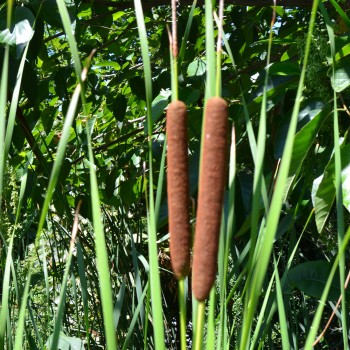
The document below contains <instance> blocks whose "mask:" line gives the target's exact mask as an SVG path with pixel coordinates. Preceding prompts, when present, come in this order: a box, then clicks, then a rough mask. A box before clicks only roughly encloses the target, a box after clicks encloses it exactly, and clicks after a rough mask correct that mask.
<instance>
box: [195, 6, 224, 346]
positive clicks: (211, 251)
mask: <svg viewBox="0 0 350 350" xmlns="http://www.w3.org/2000/svg"><path fill="white" fill-rule="evenodd" d="M222 9H223V1H221V2H220V20H219V35H218V44H217V51H216V60H215V50H214V49H213V48H214V28H213V15H212V13H213V8H212V4H211V2H210V1H206V7H205V15H206V38H207V41H206V46H207V62H208V66H207V88H206V103H205V108H204V115H203V126H202V138H201V161H200V177H199V191H198V204H197V215H196V228H195V238H194V248H193V272H192V292H193V296H194V297H195V298H196V300H197V301H199V305H198V309H197V310H198V314H197V315H198V316H197V320H196V328H197V330H196V332H195V349H200V348H201V346H202V345H201V344H202V332H203V321H204V302H205V300H206V299H207V298H208V296H209V293H210V291H211V289H212V287H213V284H214V281H215V279H216V272H217V266H218V264H217V258H218V247H219V235H220V226H221V218H222V206H223V197H224V187H225V182H226V173H227V148H228V105H227V102H226V101H225V100H224V99H223V98H221V97H220V94H221V74H220V73H221V67H220V66H221V31H222V18H223V16H222V11H223V10H222ZM211 338H213V333H211ZM212 342H213V343H215V342H214V341H212Z"/></svg>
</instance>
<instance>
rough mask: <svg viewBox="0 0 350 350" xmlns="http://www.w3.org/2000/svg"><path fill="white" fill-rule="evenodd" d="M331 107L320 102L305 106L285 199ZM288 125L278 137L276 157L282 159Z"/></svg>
mask: <svg viewBox="0 0 350 350" xmlns="http://www.w3.org/2000/svg"><path fill="white" fill-rule="evenodd" d="M329 111H330V105H329V104H327V105H324V104H323V103H322V102H320V101H311V102H309V103H308V104H307V105H305V106H304V107H303V108H302V110H301V111H300V113H299V121H298V126H297V128H298V130H299V131H298V132H297V133H296V135H295V138H294V145H293V154H292V160H291V164H290V168H289V175H288V179H287V183H286V190H285V198H286V197H287V195H288V192H289V190H290V188H291V185H292V183H293V180H294V178H295V175H296V174H297V172H298V170H299V169H300V167H301V165H302V164H303V162H304V160H305V158H306V156H307V154H308V152H309V150H310V148H311V146H312V145H313V144H314V141H315V138H316V136H317V134H318V132H319V130H320V128H321V126H322V125H323V123H324V121H325V119H326V118H327V116H328V115H329ZM287 129H288V125H287V124H284V127H282V130H281V132H279V136H278V135H277V136H276V143H275V157H276V158H280V157H281V155H282V152H283V148H284V142H285V141H284V140H285V135H286V132H287Z"/></svg>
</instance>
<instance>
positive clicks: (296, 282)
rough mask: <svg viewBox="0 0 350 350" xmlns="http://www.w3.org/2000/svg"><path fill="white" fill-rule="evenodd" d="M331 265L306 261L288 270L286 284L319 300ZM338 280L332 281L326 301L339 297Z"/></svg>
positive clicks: (324, 262)
mask: <svg viewBox="0 0 350 350" xmlns="http://www.w3.org/2000/svg"><path fill="white" fill-rule="evenodd" d="M331 267H332V264H331V263H330V262H327V261H321V260H320V261H307V262H305V263H301V264H299V265H297V266H296V267H294V268H292V269H290V270H289V272H288V275H287V283H288V284H289V287H290V288H292V289H293V288H297V289H299V290H300V291H302V292H303V293H305V294H307V295H310V296H312V297H315V298H318V299H320V298H321V296H322V293H323V290H324V288H325V285H326V283H327V279H328V275H329V272H330V270H331ZM340 294H341V292H340V283H339V278H337V277H335V278H334V279H333V281H332V286H331V288H330V291H329V294H328V298H327V300H332V301H334V300H337V299H338V298H339V296H340Z"/></svg>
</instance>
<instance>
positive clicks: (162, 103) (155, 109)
mask: <svg viewBox="0 0 350 350" xmlns="http://www.w3.org/2000/svg"><path fill="white" fill-rule="evenodd" d="M170 96H171V91H170V90H162V91H161V92H160V94H159V95H158V96H157V97H156V98H155V99H154V100H153V102H152V119H153V122H154V123H155V122H156V121H157V120H158V118H159V117H160V116H161V115H162V113H163V112H164V109H165V107H166V106H167V105H168V102H169V97H170Z"/></svg>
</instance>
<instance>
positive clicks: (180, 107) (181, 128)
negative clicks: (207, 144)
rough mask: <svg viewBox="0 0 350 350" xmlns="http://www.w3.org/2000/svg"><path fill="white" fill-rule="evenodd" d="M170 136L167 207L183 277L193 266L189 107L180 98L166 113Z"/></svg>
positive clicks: (175, 261)
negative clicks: (191, 251) (188, 131)
mask: <svg viewBox="0 0 350 350" xmlns="http://www.w3.org/2000/svg"><path fill="white" fill-rule="evenodd" d="M166 129H167V137H168V156H167V164H168V173H167V190H168V211H169V232H170V258H171V266H172V269H173V272H174V274H175V276H176V277H177V278H178V279H180V278H182V277H185V276H187V275H188V272H189V269H190V243H191V234H190V223H189V187H190V186H189V178H188V146H187V111H186V105H185V104H184V103H183V102H181V101H174V102H172V103H170V105H169V107H168V110H167V115H166Z"/></svg>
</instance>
